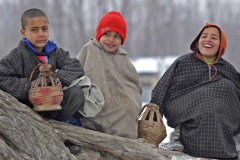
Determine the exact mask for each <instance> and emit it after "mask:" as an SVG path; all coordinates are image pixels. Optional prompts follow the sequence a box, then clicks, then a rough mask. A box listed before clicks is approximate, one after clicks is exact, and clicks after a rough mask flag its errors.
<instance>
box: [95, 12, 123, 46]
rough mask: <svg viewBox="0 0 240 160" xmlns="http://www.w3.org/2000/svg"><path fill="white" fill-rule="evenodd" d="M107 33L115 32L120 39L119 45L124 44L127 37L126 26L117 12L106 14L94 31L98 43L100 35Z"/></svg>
mask: <svg viewBox="0 0 240 160" xmlns="http://www.w3.org/2000/svg"><path fill="white" fill-rule="evenodd" d="M108 31H115V32H117V33H118V34H119V35H120V36H121V37H122V43H121V44H122V45H123V44H124V42H125V39H126V36H127V24H126V22H125V20H124V18H123V16H122V15H121V14H120V13H119V12H115V11H112V12H108V13H107V14H106V15H104V16H103V17H102V19H101V20H100V21H99V23H98V27H97V30H96V39H97V40H98V41H99V39H100V38H101V37H102V35H103V34H104V33H105V32H108Z"/></svg>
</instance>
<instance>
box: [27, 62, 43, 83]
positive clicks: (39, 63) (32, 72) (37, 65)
mask: <svg viewBox="0 0 240 160" xmlns="http://www.w3.org/2000/svg"><path fill="white" fill-rule="evenodd" d="M40 65H42V63H39V64H38V65H37V66H36V67H34V69H33V70H32V73H31V75H30V78H29V79H30V81H32V76H33V74H34V72H35V70H36V69H37V68H38V67H39V66H40Z"/></svg>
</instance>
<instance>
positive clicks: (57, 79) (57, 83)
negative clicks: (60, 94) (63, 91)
mask: <svg viewBox="0 0 240 160" xmlns="http://www.w3.org/2000/svg"><path fill="white" fill-rule="evenodd" d="M54 82H55V84H56V85H57V86H61V85H62V83H61V81H60V80H59V78H56V79H55V80H54Z"/></svg>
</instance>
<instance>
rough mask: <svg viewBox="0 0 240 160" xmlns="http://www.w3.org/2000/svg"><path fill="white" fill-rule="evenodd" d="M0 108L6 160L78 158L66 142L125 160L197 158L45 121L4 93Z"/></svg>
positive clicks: (0, 145)
mask: <svg viewBox="0 0 240 160" xmlns="http://www.w3.org/2000/svg"><path fill="white" fill-rule="evenodd" d="M0 106H1V107H0V159H3V160H5V159H8V160H19V159H24V160H43V159H44V160H55V159H56V160H59V159H60V160H61V159H64V160H73V159H76V157H75V156H73V155H72V154H71V153H70V152H69V150H68V149H67V148H66V147H65V145H64V144H63V143H62V142H63V141H65V140H68V141H70V142H72V143H74V144H76V145H79V146H81V147H84V148H91V149H94V150H98V151H104V152H108V153H111V154H112V155H115V156H116V157H119V158H120V159H123V160H131V159H133V160H158V159H159V160H165V159H174V160H176V159H177V160H190V159H191V160H193V159H195V158H193V157H190V156H187V155H186V154H184V153H181V152H171V151H165V150H162V149H159V148H155V147H154V146H153V145H149V144H145V143H144V140H143V139H138V140H132V139H127V138H122V137H118V136H113V135H108V134H104V133H100V132H96V131H92V130H87V129H84V128H80V127H77V126H72V125H69V124H65V123H60V122H57V121H54V120H48V121H46V120H44V119H43V118H41V116H39V115H38V114H37V113H35V112H34V111H33V110H32V109H30V108H29V107H28V106H26V105H24V104H21V103H20V102H18V101H17V100H16V99H15V98H13V97H12V96H10V95H9V94H6V93H5V92H2V91H1V90H0ZM239 139H240V138H239ZM198 160H200V159H199V158H198Z"/></svg>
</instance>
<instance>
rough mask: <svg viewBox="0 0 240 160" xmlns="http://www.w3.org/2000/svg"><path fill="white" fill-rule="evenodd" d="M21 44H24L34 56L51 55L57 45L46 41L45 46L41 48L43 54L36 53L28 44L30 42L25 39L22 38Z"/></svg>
mask: <svg viewBox="0 0 240 160" xmlns="http://www.w3.org/2000/svg"><path fill="white" fill-rule="evenodd" d="M22 41H23V42H25V44H26V45H27V46H28V47H29V48H30V49H31V50H32V51H33V52H34V53H35V54H44V53H47V54H49V53H51V52H52V51H53V50H54V49H55V48H56V47H57V45H56V44H55V43H53V42H51V41H48V42H47V44H46V45H45V46H44V47H43V50H44V52H42V53H41V52H40V53H39V52H37V51H36V49H35V48H34V47H33V46H32V45H31V44H30V42H29V41H28V40H27V39H26V38H23V39H22Z"/></svg>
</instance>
